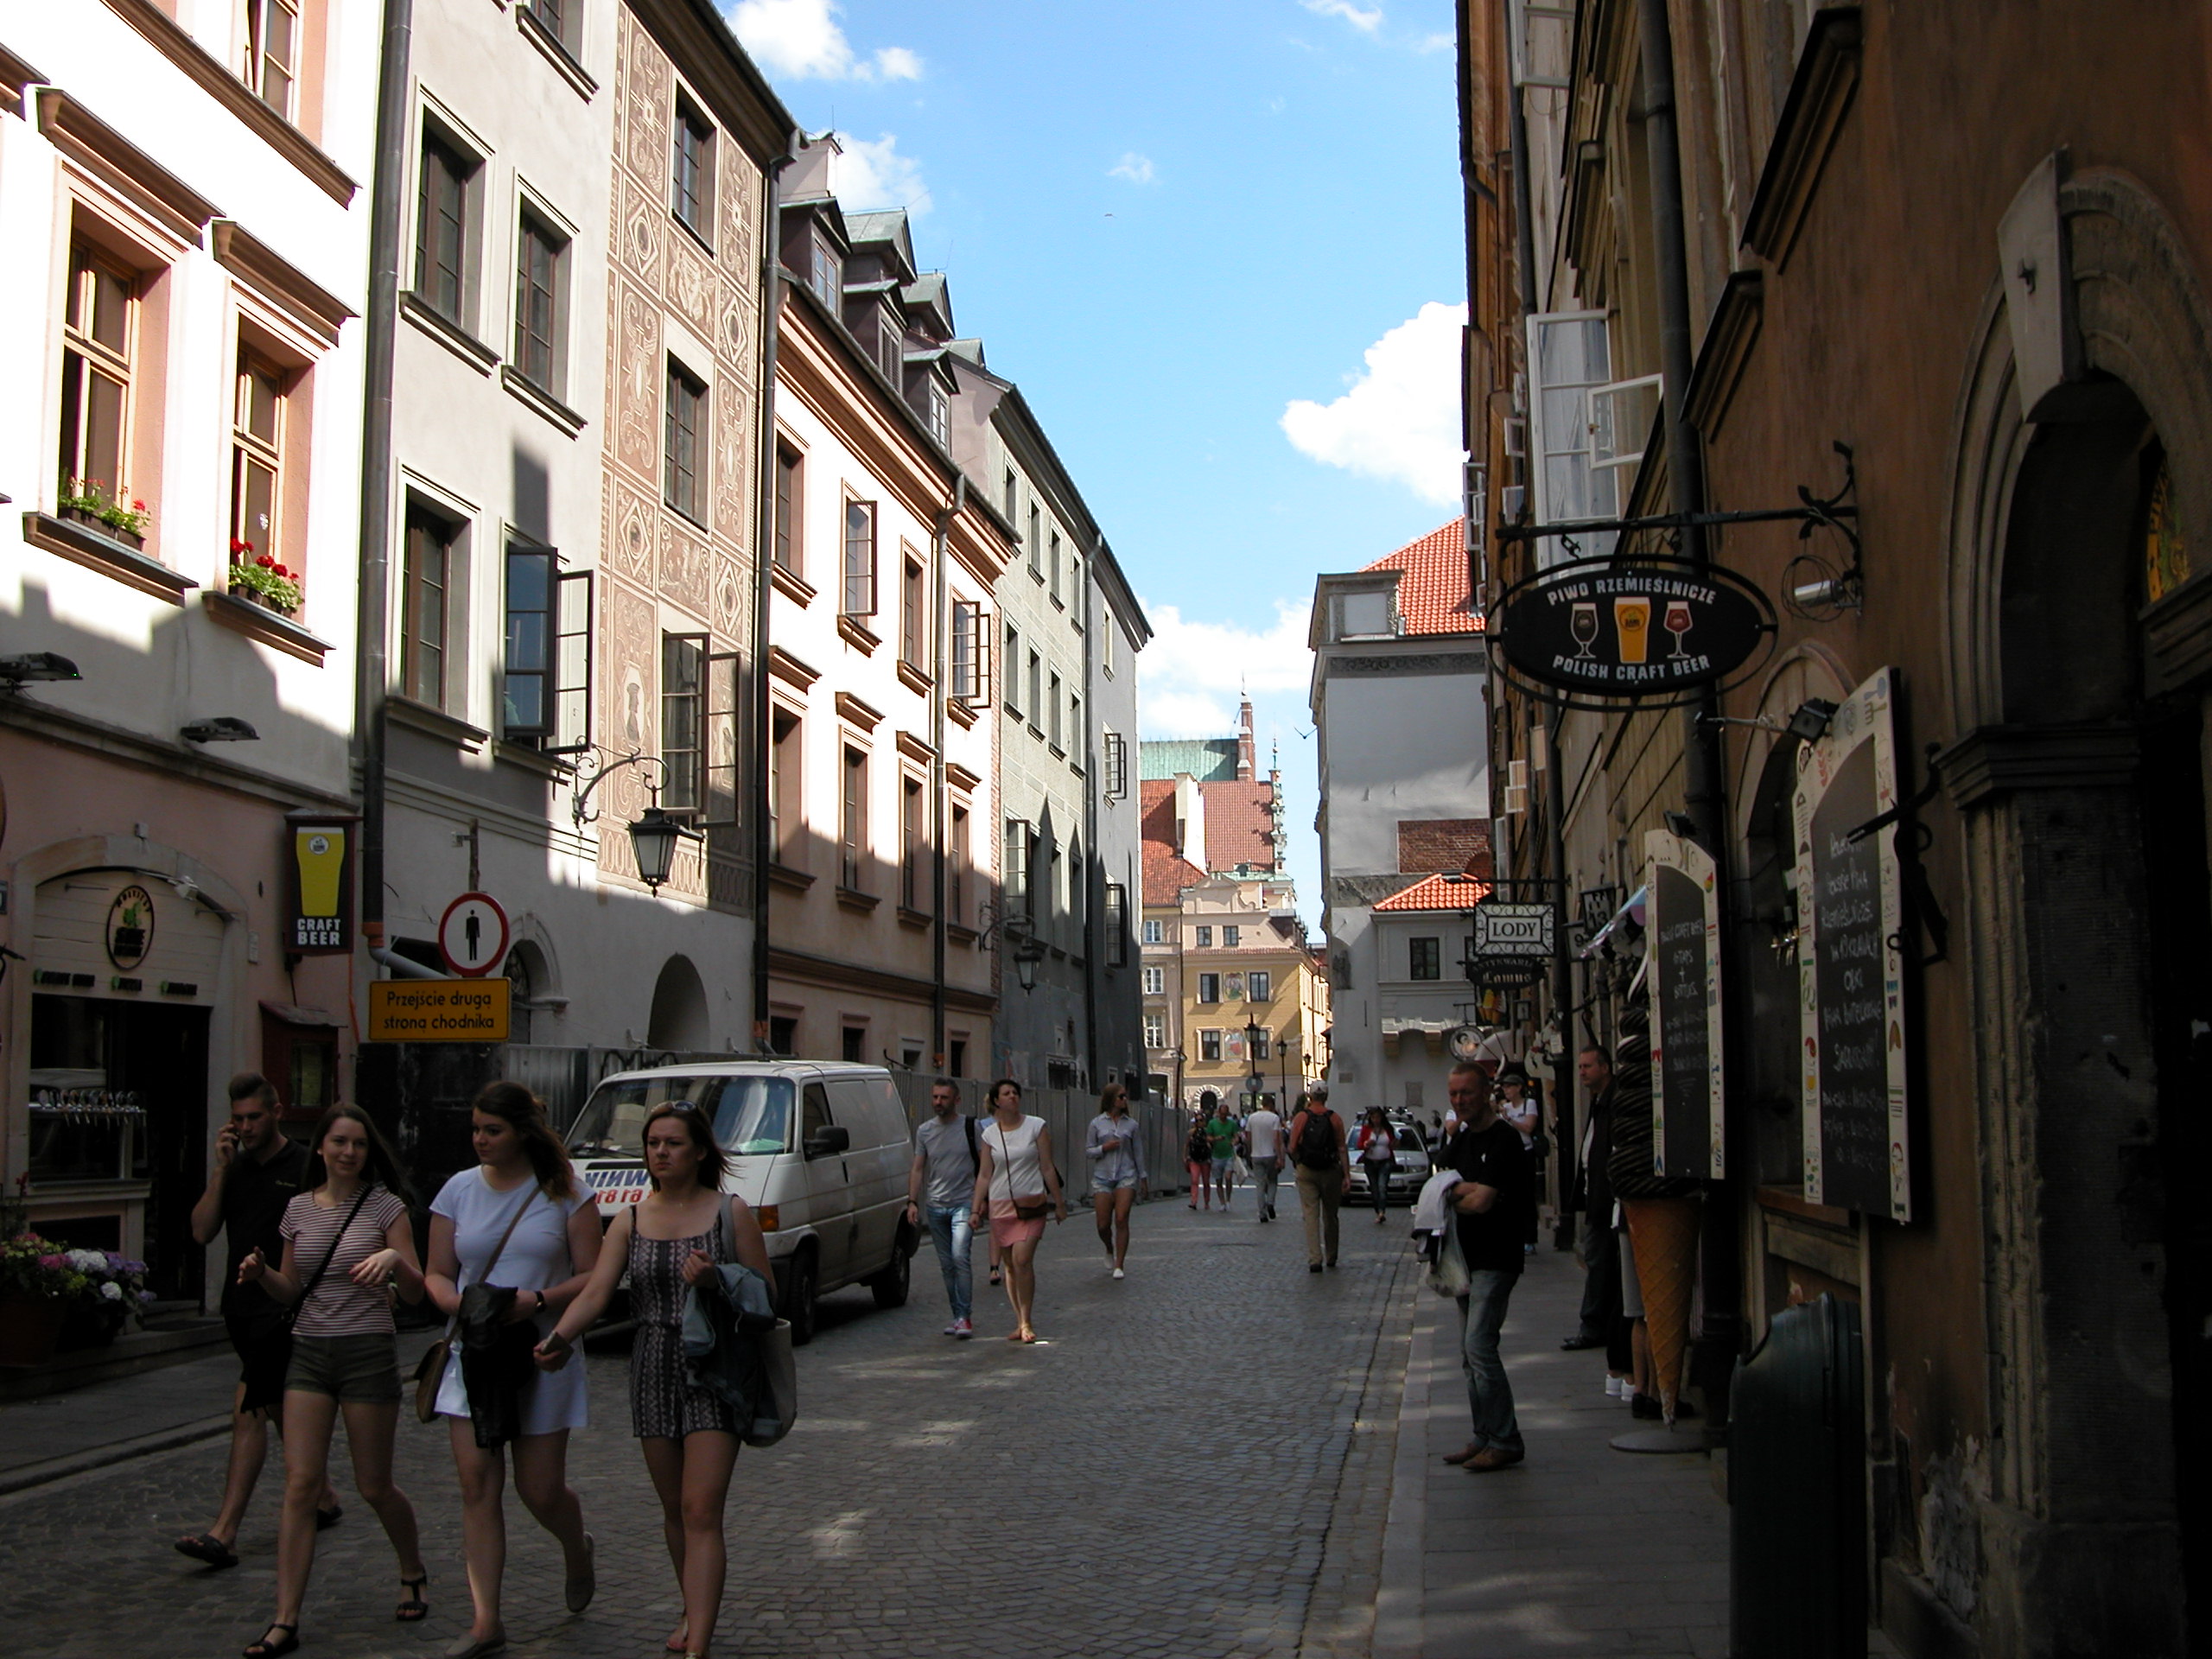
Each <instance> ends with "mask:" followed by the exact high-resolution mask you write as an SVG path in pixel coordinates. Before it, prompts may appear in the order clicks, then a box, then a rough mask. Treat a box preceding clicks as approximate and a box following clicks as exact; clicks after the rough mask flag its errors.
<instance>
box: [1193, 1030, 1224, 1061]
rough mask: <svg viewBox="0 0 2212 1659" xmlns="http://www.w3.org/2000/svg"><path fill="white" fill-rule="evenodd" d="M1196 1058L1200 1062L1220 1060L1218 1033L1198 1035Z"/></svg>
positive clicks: (1203, 1032) (1219, 1038)
mask: <svg viewBox="0 0 2212 1659" xmlns="http://www.w3.org/2000/svg"><path fill="white" fill-rule="evenodd" d="M1198 1058H1200V1059H1202V1060H1217V1059H1219V1058H1221V1033H1219V1032H1217V1031H1201V1032H1200V1033H1198Z"/></svg>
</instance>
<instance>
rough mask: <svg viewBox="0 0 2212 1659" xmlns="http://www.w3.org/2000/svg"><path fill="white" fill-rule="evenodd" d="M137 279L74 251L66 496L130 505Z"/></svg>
mask: <svg viewBox="0 0 2212 1659" xmlns="http://www.w3.org/2000/svg"><path fill="white" fill-rule="evenodd" d="M137 287H138V285H137V280H136V278H134V277H131V276H130V275H129V274H128V273H126V272H125V271H124V270H123V269H122V268H121V267H120V266H118V265H117V264H113V263H112V262H111V261H110V260H109V259H108V258H107V257H105V255H103V254H101V253H99V252H96V251H93V249H92V247H91V246H90V245H87V244H86V243H83V242H79V243H77V244H75V245H73V246H72V247H71V249H70V250H69V293H68V296H67V304H66V305H65V307H64V308H63V313H62V327H61V340H62V345H61V444H60V462H61V494H62V497H63V498H64V504H65V505H67V503H68V501H69V500H71V499H74V500H77V501H86V500H91V499H95V498H97V499H99V500H101V501H102V502H103V503H105V504H108V505H117V506H122V507H125V508H127V507H129V505H130V501H131V499H132V498H131V496H130V481H129V480H127V479H125V478H124V473H125V472H126V471H127V470H128V469H129V467H130V412H131V402H132V394H133V392H134V391H135V390H136V387H135V385H134V370H135V368H136V365H137V339H138V299H137Z"/></svg>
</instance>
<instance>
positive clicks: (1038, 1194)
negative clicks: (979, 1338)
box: [971, 1077, 1068, 1342]
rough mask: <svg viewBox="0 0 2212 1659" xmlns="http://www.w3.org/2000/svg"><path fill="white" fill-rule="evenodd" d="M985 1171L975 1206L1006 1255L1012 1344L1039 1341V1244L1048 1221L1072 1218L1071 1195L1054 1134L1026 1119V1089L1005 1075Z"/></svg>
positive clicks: (986, 1144)
mask: <svg viewBox="0 0 2212 1659" xmlns="http://www.w3.org/2000/svg"><path fill="white" fill-rule="evenodd" d="M980 1139H981V1141H982V1158H981V1160H980V1161H981V1167H980V1168H979V1169H978V1170H977V1172H976V1191H975V1194H974V1196H973V1198H972V1199H971V1206H972V1209H973V1211H974V1214H975V1217H976V1221H977V1222H978V1223H979V1224H980V1223H981V1221H982V1217H983V1216H984V1215H985V1213H986V1212H988V1214H989V1216H990V1218H991V1236H993V1237H994V1238H995V1239H997V1240H998V1241H999V1243H1000V1245H1001V1248H1002V1249H1004V1251H1005V1253H1006V1299H1007V1301H1008V1302H1010V1303H1012V1304H1013V1306H1014V1330H1013V1331H1012V1332H1010V1333H1009V1334H1008V1335H1007V1341H1008V1342H1034V1341H1036V1340H1037V1331H1036V1327H1035V1326H1034V1325H1032V1324H1031V1322H1030V1319H1031V1315H1032V1314H1033V1313H1034V1312H1035V1310H1036V1306H1037V1242H1038V1240H1039V1239H1041V1238H1043V1237H1044V1236H1045V1217H1046V1214H1047V1213H1048V1212H1049V1213H1050V1214H1051V1215H1052V1219H1053V1220H1054V1221H1065V1220H1066V1219H1067V1218H1068V1205H1067V1195H1066V1194H1065V1192H1062V1191H1061V1190H1060V1173H1059V1171H1058V1168H1057V1167H1055V1166H1054V1165H1053V1162H1052V1131H1051V1130H1050V1129H1048V1128H1046V1127H1045V1120H1044V1119H1043V1118H1041V1117H1028V1116H1024V1115H1023V1113H1022V1110H1021V1085H1020V1084H1018V1083H1016V1082H1015V1081H1014V1079H1013V1078H1012V1077H1001V1078H1000V1079H999V1080H998V1081H997V1082H996V1083H995V1084H992V1085H991V1121H990V1122H989V1124H988V1126H986V1127H985V1128H984V1130H983V1132H982V1136H981V1137H980Z"/></svg>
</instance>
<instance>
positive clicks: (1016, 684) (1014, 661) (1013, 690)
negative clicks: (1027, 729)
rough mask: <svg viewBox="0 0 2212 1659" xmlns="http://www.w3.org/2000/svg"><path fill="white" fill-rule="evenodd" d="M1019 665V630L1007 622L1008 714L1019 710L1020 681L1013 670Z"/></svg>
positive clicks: (1013, 713)
mask: <svg viewBox="0 0 2212 1659" xmlns="http://www.w3.org/2000/svg"><path fill="white" fill-rule="evenodd" d="M1020 665H1021V630H1020V628H1017V627H1015V626H1014V624H1013V623H1011V622H1009V623H1007V626H1006V709H1007V713H1008V714H1010V715H1018V714H1020V712H1021V703H1020V697H1021V682H1020V680H1018V679H1017V678H1015V677H1014V671H1015V670H1017V669H1018V668H1020Z"/></svg>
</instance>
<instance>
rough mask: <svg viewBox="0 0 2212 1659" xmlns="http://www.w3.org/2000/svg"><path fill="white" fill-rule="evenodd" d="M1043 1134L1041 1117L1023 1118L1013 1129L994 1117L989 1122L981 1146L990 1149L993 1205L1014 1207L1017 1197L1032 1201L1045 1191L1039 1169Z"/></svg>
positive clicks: (985, 1126) (987, 1121)
mask: <svg viewBox="0 0 2212 1659" xmlns="http://www.w3.org/2000/svg"><path fill="white" fill-rule="evenodd" d="M1044 1131H1045V1120H1044V1119H1043V1118H1041V1117H1024V1118H1023V1119H1022V1120H1021V1122H1020V1125H1019V1126H1018V1127H1017V1128H1011V1129H1009V1128H1006V1127H1005V1126H1004V1125H1003V1124H1001V1122H999V1121H998V1119H996V1118H995V1117H993V1118H990V1119H988V1120H986V1122H984V1124H983V1129H982V1142H983V1144H984V1145H985V1146H987V1147H989V1148H990V1149H991V1191H990V1198H991V1200H992V1201H993V1202H994V1203H1006V1204H1011V1203H1013V1202H1014V1199H1015V1198H1017V1197H1020V1198H1035V1197H1036V1196H1037V1195H1038V1194H1039V1193H1040V1192H1043V1191H1044V1190H1045V1175H1044V1172H1043V1171H1042V1170H1040V1169H1039V1167H1038V1166H1037V1137H1038V1136H1039V1135H1042V1134H1043V1133H1044Z"/></svg>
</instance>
